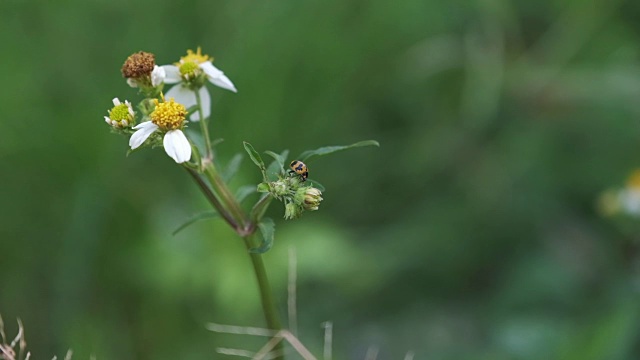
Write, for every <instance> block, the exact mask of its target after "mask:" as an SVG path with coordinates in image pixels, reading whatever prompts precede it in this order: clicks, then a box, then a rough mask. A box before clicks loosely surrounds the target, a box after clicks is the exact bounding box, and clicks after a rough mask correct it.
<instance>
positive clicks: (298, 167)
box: [289, 160, 309, 181]
mask: <svg viewBox="0 0 640 360" xmlns="http://www.w3.org/2000/svg"><path fill="white" fill-rule="evenodd" d="M289 167H290V168H291V170H289V174H297V175H300V180H301V181H305V180H307V178H308V177H309V169H308V168H307V165H305V164H304V163H303V162H302V161H300V160H293V161H292V162H291V164H289Z"/></svg>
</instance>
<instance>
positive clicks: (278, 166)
mask: <svg viewBox="0 0 640 360" xmlns="http://www.w3.org/2000/svg"><path fill="white" fill-rule="evenodd" d="M265 154H267V155H269V156H271V157H272V158H274V159H275V160H274V161H273V162H272V163H271V164H269V166H268V167H267V175H276V176H277V175H278V174H280V175H284V174H285V167H284V163H285V161H286V159H287V156H289V150H284V151H283V152H282V154H276V153H274V152H273V151H265ZM274 180H275V179H274Z"/></svg>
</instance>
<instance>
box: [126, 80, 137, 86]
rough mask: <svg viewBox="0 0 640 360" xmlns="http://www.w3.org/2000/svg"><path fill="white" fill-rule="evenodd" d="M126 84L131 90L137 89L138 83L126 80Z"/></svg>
mask: <svg viewBox="0 0 640 360" xmlns="http://www.w3.org/2000/svg"><path fill="white" fill-rule="evenodd" d="M127 84H129V86H131V87H132V88H137V87H138V83H137V82H136V81H135V80H133V79H132V78H128V79H127Z"/></svg>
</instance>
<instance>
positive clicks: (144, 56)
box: [121, 51, 156, 79]
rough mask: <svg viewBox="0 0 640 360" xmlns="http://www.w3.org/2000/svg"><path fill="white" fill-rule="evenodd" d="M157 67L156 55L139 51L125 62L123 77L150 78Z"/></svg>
mask: <svg viewBox="0 0 640 360" xmlns="http://www.w3.org/2000/svg"><path fill="white" fill-rule="evenodd" d="M155 65H156V56H155V55H153V54H152V53H148V52H144V51H138V52H137V53H135V54H132V55H131V56H129V57H128V58H127V60H125V62H124V64H123V65H122V70H121V71H122V76H124V77H125V78H133V79H138V78H141V77H143V76H150V75H151V72H152V71H153V67H154V66H155Z"/></svg>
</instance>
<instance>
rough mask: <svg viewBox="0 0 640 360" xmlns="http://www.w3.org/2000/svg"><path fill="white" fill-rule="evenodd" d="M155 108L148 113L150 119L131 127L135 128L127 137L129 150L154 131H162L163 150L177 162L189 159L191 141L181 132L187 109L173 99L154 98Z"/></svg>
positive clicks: (142, 142) (145, 139)
mask: <svg viewBox="0 0 640 360" xmlns="http://www.w3.org/2000/svg"><path fill="white" fill-rule="evenodd" d="M154 102H155V105H156V107H155V110H153V111H152V112H151V114H149V117H150V118H151V121H145V122H143V123H141V124H140V125H137V126H135V127H134V128H133V129H135V130H137V131H136V132H135V133H133V134H132V135H131V138H130V139H129V146H130V147H131V150H134V149H137V148H138V147H140V145H142V144H144V142H145V141H147V139H148V138H149V136H151V134H153V133H155V132H156V131H160V132H163V133H164V139H163V141H162V145H163V147H164V151H166V153H167V155H169V156H170V157H171V158H172V159H173V160H175V162H177V163H178V164H180V163H183V162H185V161H189V159H191V143H190V142H189V140H187V137H186V136H185V135H184V133H183V132H182V128H183V127H184V122H185V115H186V114H187V109H186V108H185V107H184V105H182V104H180V103H177V102H175V100H174V99H169V101H165V99H164V97H163V98H162V102H160V101H158V100H157V99H154Z"/></svg>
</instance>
